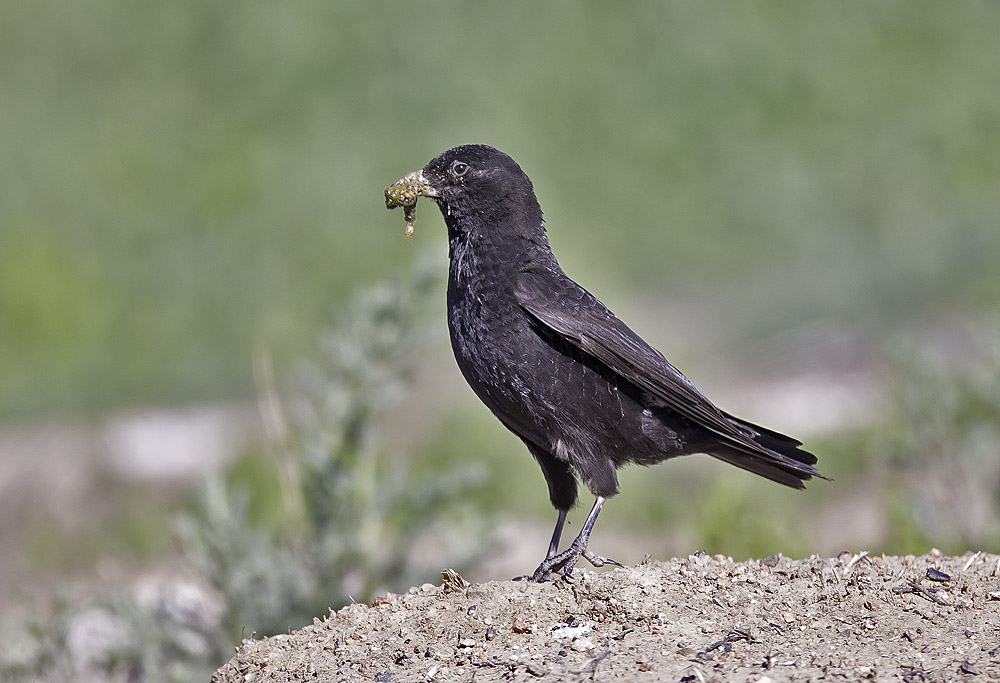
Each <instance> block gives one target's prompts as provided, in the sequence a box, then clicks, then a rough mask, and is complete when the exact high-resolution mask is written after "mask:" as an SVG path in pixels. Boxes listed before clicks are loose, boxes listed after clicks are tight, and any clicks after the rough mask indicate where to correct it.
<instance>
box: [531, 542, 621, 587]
mask: <svg viewBox="0 0 1000 683" xmlns="http://www.w3.org/2000/svg"><path fill="white" fill-rule="evenodd" d="M581 557H582V558H583V559H585V560H586V561H587V562H589V563H590V564H592V565H593V566H594V567H603V566H604V565H606V564H611V565H614V566H616V567H621V566H623V565H622V563H621V562H618V561H617V560H612V559H610V558H607V557H601V556H600V555H597V554H596V553H593V552H591V551H590V550H588V549H587V548H586V546H583V547H581V546H579V545H578V544H577V543H576V542H574V543H573V544H572V545H570V547H568V548H567V549H566V550H564V551H562V552H561V553H559V554H558V555H554V556H552V557H547V558H545V560H544V561H543V562H542V563H541V564H540V565H538V569H536V570H535V572H534V573H533V574H532V575H531V576H519V577H517V578H516V579H515V581H520V580H526V581H532V582H534V583H545V582H546V581H549V580H550V579H551V578H552V574H554V573H555V574H562V575H563V577H564V578H566V579H570V580H572V575H573V568H574V567H575V566H576V563H577V561H578V560H579V559H580V558H581Z"/></svg>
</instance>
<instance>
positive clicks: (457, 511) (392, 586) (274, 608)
mask: <svg viewBox="0 0 1000 683" xmlns="http://www.w3.org/2000/svg"><path fill="white" fill-rule="evenodd" d="M440 272H442V268H441V267H440V264H438V263H431V262H430V261H429V260H422V261H419V262H418V265H417V266H415V267H414V269H413V270H412V272H411V273H410V274H409V275H408V276H405V277H400V278H397V279H394V280H391V281H387V282H383V283H381V284H379V285H376V286H374V287H372V288H370V289H367V290H365V291H362V292H360V293H359V294H358V295H356V296H355V297H354V298H353V299H352V301H351V302H350V304H349V305H348V307H347V309H346V310H345V311H344V312H343V313H342V314H341V315H339V316H338V318H337V320H336V322H335V324H334V326H333V327H332V328H331V329H330V330H329V331H328V332H327V333H326V334H325V335H324V336H323V337H322V344H321V347H322V354H321V358H320V359H319V360H317V361H314V362H311V363H309V364H308V365H307V366H306V367H305V368H304V371H303V372H302V373H301V379H300V380H299V381H298V382H297V383H296V384H297V386H298V389H299V391H298V392H297V397H296V398H294V399H292V400H291V401H290V402H289V404H290V405H292V406H293V408H292V409H291V411H290V412H291V413H292V415H293V417H292V419H291V420H290V422H291V423H292V424H293V425H294V426H293V427H292V428H291V429H289V430H288V431H289V433H288V434H287V435H286V436H285V437H284V438H283V439H282V441H281V443H279V444H276V445H275V446H276V447H275V448H274V449H273V450H274V451H276V452H275V453H274V456H275V459H274V466H275V467H274V470H275V471H274V477H273V478H271V479H269V480H266V481H263V482H260V483H259V484H255V485H258V486H279V483H277V482H280V489H281V494H280V498H281V505H280V506H278V508H279V510H280V511H281V514H272V515H270V516H266V518H264V519H261V518H259V516H258V517H256V518H255V516H254V515H251V514H250V510H249V507H250V506H249V501H250V500H251V499H253V498H254V496H255V494H256V492H255V491H254V490H252V486H246V485H245V484H244V485H243V486H240V485H238V484H234V483H233V480H230V479H227V478H226V477H225V476H224V475H219V476H214V477H212V478H211V479H210V480H209V481H208V482H207V483H206V484H205V486H204V488H203V491H202V492H201V494H199V499H198V502H197V504H196V505H194V506H193V507H192V509H191V511H190V512H188V513H186V514H184V515H182V516H181V517H180V518H179V519H178V523H177V529H178V537H179V539H180V545H181V548H182V550H183V555H184V557H185V559H186V564H187V565H188V567H187V568H186V572H187V574H186V575H185V576H186V578H185V579H184V581H182V582H179V583H175V584H171V586H170V587H169V588H167V589H163V588H160V589H155V590H146V591H137V590H135V589H134V587H120V588H116V589H114V590H106V591H105V592H103V593H102V594H101V595H98V596H96V597H91V598H89V599H87V600H85V601H79V600H76V601H74V600H67V601H63V602H60V603H59V604H58V605H57V606H56V608H55V609H54V610H53V614H52V616H51V617H50V618H48V619H45V620H35V621H34V622H32V623H30V624H27V625H26V626H25V625H22V627H21V628H19V629H16V633H15V632H14V631H15V630H14V629H11V628H10V625H9V624H8V629H7V630H9V631H11V633H10V638H5V641H6V642H7V643H15V642H16V643H19V644H18V646H17V647H16V648H14V650H15V651H12V650H11V649H10V648H2V649H0V650H2V651H0V678H2V679H3V680H4V681H7V680H10V681H18V680H31V681H62V680H84V679H86V680H94V681H117V680H128V681H147V680H148V681H178V682H179V681H190V680H205V679H207V677H208V675H209V674H210V672H211V671H213V670H214V669H215V668H217V667H218V666H220V665H221V664H222V663H224V661H225V660H226V659H227V658H228V657H229V656H231V653H232V647H233V645H234V644H236V643H238V642H239V640H240V638H241V637H250V636H252V635H253V634H258V635H271V634H274V633H279V632H284V631H286V630H288V629H290V628H295V627H298V626H301V625H302V624H304V623H307V622H309V620H310V619H312V618H313V617H316V616H322V615H325V614H326V613H327V612H328V610H329V609H331V608H337V607H339V606H341V605H343V604H346V603H348V602H350V601H352V600H355V599H357V600H368V599H370V598H371V597H372V595H373V594H374V592H375V591H376V590H400V591H401V590H404V589H406V588H408V587H409V586H410V585H412V584H413V582H415V581H418V580H422V581H426V580H428V579H431V578H433V576H432V575H430V574H427V573H424V574H422V575H421V573H420V570H419V569H417V568H416V566H415V564H414V562H413V558H414V557H415V556H416V555H418V554H419V544H420V543H421V542H422V541H421V539H426V538H427V535H428V533H431V534H433V533H434V531H435V530H437V529H440V528H441V526H442V525H447V526H448V529H449V533H448V534H447V536H449V537H451V538H453V539H454V541H455V543H454V546H455V547H454V548H453V549H452V548H449V555H448V557H449V561H450V562H452V563H455V564H456V566H461V565H462V564H464V563H467V562H469V561H471V560H472V559H474V557H475V556H476V555H477V554H478V553H479V552H480V550H481V549H482V548H483V547H484V539H483V536H482V534H481V533H478V532H479V531H481V530H482V527H481V526H480V525H479V521H478V517H476V516H475V515H473V514H470V513H469V512H468V511H467V509H462V508H460V507H457V506H455V505H452V504H451V503H450V501H454V500H468V499H469V498H470V496H469V494H468V492H467V491H464V490H465V489H467V488H469V487H470V486H472V485H474V484H475V483H476V482H477V481H478V480H479V479H480V478H481V474H482V473H481V471H479V470H477V469H475V468H467V469H456V470H452V471H451V472H450V473H449V474H447V475H445V476H435V477H434V478H433V479H431V478H427V477H417V476H415V475H414V473H413V471H412V468H410V467H409V466H408V465H407V461H406V459H405V458H403V457H402V454H399V453H392V452H388V451H387V449H386V447H385V445H384V441H383V439H382V438H381V434H382V433H383V432H384V430H385V429H386V424H387V422H388V420H389V419H391V413H390V412H389V411H390V409H392V408H398V407H399V406H398V405H397V404H398V402H399V401H400V400H401V398H402V397H403V396H404V393H405V389H406V387H407V384H408V382H409V380H410V379H411V377H412V374H413V370H414V368H415V366H416V364H417V362H418V361H419V353H420V351H421V349H422V348H423V345H424V342H426V340H427V338H428V335H429V329H430V326H429V325H428V322H427V319H428V316H427V311H428V302H429V301H430V300H431V299H432V297H434V295H436V294H439V289H440V286H441V280H440V277H439V276H437V275H436V274H435V273H440ZM87 634H89V635H87ZM94 634H97V636H96V637H91V636H94ZM88 637H90V640H88ZM91 641H93V642H91Z"/></svg>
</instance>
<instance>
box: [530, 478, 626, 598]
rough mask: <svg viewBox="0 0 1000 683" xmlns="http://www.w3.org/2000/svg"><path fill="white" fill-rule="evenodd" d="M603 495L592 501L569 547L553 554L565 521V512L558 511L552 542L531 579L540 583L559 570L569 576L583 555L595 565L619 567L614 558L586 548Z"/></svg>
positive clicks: (602, 502) (602, 501) (602, 503)
mask: <svg viewBox="0 0 1000 683" xmlns="http://www.w3.org/2000/svg"><path fill="white" fill-rule="evenodd" d="M604 500H605V499H604V497H602V496H598V497H597V500H595V501H594V507H592V508H591V509H590V514H589V515H587V521H586V522H584V523H583V528H582V529H580V534H579V535H578V536H577V537H576V540H574V541H573V543H571V544H570V546H569V548H567V549H566V550H564V551H563V552H561V553H559V554H558V555H556V554H554V553H555V549H556V547H557V546H558V544H559V535H560V534H561V532H562V523H563V521H565V517H566V513H565V512H562V511H560V513H559V520H558V521H557V522H556V532H555V534H553V536H552V543H550V544H549V553H548V555H546V557H545V560H544V561H543V562H542V563H541V564H540V565H538V569H536V570H535V573H534V574H532V575H531V580H532V581H535V582H536V583H541V582H543V581H547V580H548V579H549V576H550V575H551V574H552V572H554V571H555V572H559V571H561V572H562V573H563V574H564V575H566V576H569V575H570V574H571V573H572V572H573V567H575V566H576V561H577V560H578V559H580V557H583V558H584V559H585V560H587V561H588V562H590V563H591V564H592V565H594V566H595V567H602V566H604V565H605V564H606V563H607V564H615V565H618V566H619V567H620V566H621V565H620V564H619V563H618V562H615V561H614V560H609V559H607V558H604V557H601V556H599V555H595V554H594V553H592V552H590V551H589V550H587V543H588V542H589V541H590V532H591V531H593V529H594V524H595V523H596V522H597V516H598V515H599V514H601V507H602V506H603V505H604Z"/></svg>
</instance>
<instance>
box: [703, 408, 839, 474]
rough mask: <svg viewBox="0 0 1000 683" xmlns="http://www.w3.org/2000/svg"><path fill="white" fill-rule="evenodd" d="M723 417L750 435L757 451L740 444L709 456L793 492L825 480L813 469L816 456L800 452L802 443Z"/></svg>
mask: <svg viewBox="0 0 1000 683" xmlns="http://www.w3.org/2000/svg"><path fill="white" fill-rule="evenodd" d="M723 414H724V415H725V416H726V419H728V420H730V421H731V422H732V423H733V424H735V425H736V426H737V427H739V428H740V431H744V432H746V433H747V434H748V435H750V436H751V438H752V439H753V441H754V443H755V444H757V445H758V446H759V448H749V447H746V446H744V445H742V444H739V445H736V444H732V445H721V446H718V447H716V448H715V449H713V450H712V451H710V452H709V455H711V456H713V457H715V458H718V459H719V460H723V461H725V462H728V463H729V464H731V465H736V466H737V467H740V468H742V469H745V470H747V471H749V472H753V473H754V474H759V475H760V476H762V477H766V478H767V479H770V480H771V481H776V482H778V483H779V484H784V485H785V486H791V487H792V488H796V489H804V488H805V485H804V484H803V482H804V481H807V480H809V479H812V478H813V477H818V478H820V479H827V477H824V476H823V475H822V474H820V472H819V470H817V469H816V468H815V467H813V465H815V464H816V456H815V455H813V454H812V453H810V452H809V451H807V450H804V449H802V448H801V446H802V442H801V441H798V440H797V439H793V438H792V437H790V436H785V435H784V434H779V433H778V432H775V431H772V430H770V429H767V428H766V427H761V426H760V425H755V424H753V423H750V422H746V421H745V420H741V419H739V418H738V417H733V416H732V415H729V414H728V413H723Z"/></svg>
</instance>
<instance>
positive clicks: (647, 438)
mask: <svg viewBox="0 0 1000 683" xmlns="http://www.w3.org/2000/svg"><path fill="white" fill-rule="evenodd" d="M385 196H386V206H387V207H388V208H394V207H396V206H403V207H404V209H405V211H406V219H407V237H409V235H410V234H411V233H412V223H413V217H414V212H415V207H416V201H417V198H418V197H420V196H424V197H431V198H433V199H434V201H435V202H437V204H438V207H439V208H440V209H441V213H442V214H443V215H444V220H445V223H446V225H447V226H448V249H449V257H450V267H449V271H448V327H449V330H450V332H451V346H452V349H453V351H454V352H455V359H456V360H457V361H458V366H459V368H461V370H462V374H463V375H465V379H466V380H467V381H468V383H469V385H470V386H471V387H472V390H473V391H475V392H476V395H477V396H479V398H480V399H481V400H482V401H483V403H485V404H486V406H487V407H488V408H489V409H490V410H492V411H493V414H494V415H496V416H497V418H499V419H500V421H501V422H502V423H503V424H504V425H505V426H506V427H507V429H509V430H510V431H512V432H513V433H514V434H516V435H517V436H518V437H520V439H521V440H522V441H523V442H524V444H525V445H526V446H527V447H528V450H529V451H530V452H531V454H532V455H533V456H534V457H535V460H537V461H538V464H539V465H540V466H541V468H542V473H543V474H544V475H545V481H546V482H547V483H548V487H549V499H550V500H551V501H552V505H553V506H554V507H555V509H556V510H557V511H558V513H559V516H558V518H557V520H556V527H555V531H554V532H553V534H552V541H551V543H550V544H549V549H548V553H547V554H546V556H545V560H544V561H543V562H542V563H541V564H540V565H539V566H538V568H537V569H536V570H535V571H534V573H533V574H532V576H531V577H530V579H531V580H533V581H545V580H548V579H549V578H550V576H551V574H552V573H553V572H562V573H563V574H565V575H569V574H570V573H571V572H572V570H573V567H574V566H575V564H576V562H577V560H578V559H579V558H580V557H581V556H582V557H584V558H586V559H587V560H589V561H590V562H591V563H592V564H594V565H595V566H600V565H602V564H603V563H604V562H605V561H610V560H605V559H604V558H601V557H599V556H597V555H594V554H593V553H591V552H590V551H589V550H588V549H587V542H588V540H589V539H590V533H591V531H592V529H593V527H594V523H595V522H596V521H597V515H598V514H599V513H600V511H601V506H602V505H603V504H604V501H605V500H606V499H607V498H610V497H611V496H614V495H615V494H617V493H618V477H617V473H616V471H617V469H618V468H619V467H621V466H623V465H625V464H627V463H637V464H639V465H653V464H656V463H658V462H661V461H663V460H666V459H668V458H673V457H675V456H678V455H685V454H688V453H707V454H709V455H711V456H713V457H716V458H718V459H720V460H724V461H726V462H728V463H731V464H733V465H736V466H737V467H742V468H743V469H745V470H749V471H750V472H753V473H754V474H759V475H760V476H762V477H767V478H768V479H770V480H772V481H776V482H778V483H779V484H784V485H786V486H791V487H793V488H805V487H804V486H803V484H802V482H803V481H805V480H807V479H810V478H812V477H822V476H823V475H821V474H820V473H819V471H818V470H816V469H815V468H814V467H813V464H814V463H815V462H816V456H814V455H813V454H812V453H809V452H807V451H805V450H802V449H801V448H799V446H800V445H801V442H799V441H797V440H795V439H793V438H791V437H788V436H785V435H783V434H779V433H777V432H773V431H771V430H769V429H766V428H764V427H760V426H757V425H755V424H752V423H749V422H746V421H744V420H741V419H739V418H737V417H734V416H732V415H729V414H728V413H725V412H723V411H721V410H719V409H718V408H717V407H715V405H714V404H713V403H712V402H711V401H709V400H708V399H707V398H706V397H705V396H704V395H703V394H702V393H701V392H700V391H698V389H696V388H695V386H694V385H693V384H692V383H691V382H690V381H688V379H687V378H686V377H685V376H684V375H682V374H681V373H680V372H679V371H678V370H677V369H676V368H675V367H674V366H673V365H671V364H670V363H669V362H667V359H666V358H664V357H663V355H662V354H661V353H660V352H659V351H657V350H656V349H654V348H653V347H651V346H650V345H649V344H647V343H646V342H645V341H643V340H642V339H641V338H640V337H639V335H637V334H636V333H635V332H633V331H632V330H631V329H629V327H628V326H626V325H625V323H623V322H622V321H621V320H619V319H618V318H617V317H616V316H615V314H614V313H612V312H611V311H610V310H608V308H607V307H605V306H604V304H602V303H601V302H600V301H598V300H597V299H596V298H595V297H594V296H593V295H591V294H590V292H588V291H587V290H585V289H584V288H583V287H581V286H580V285H578V284H577V283H576V282H574V281H573V280H571V279H570V278H569V277H568V276H567V275H566V274H565V273H564V272H563V270H562V268H560V267H559V263H558V262H557V261H556V257H555V256H554V255H553V253H552V250H551V248H550V247H549V241H548V238H547V237H546V234H545V225H544V223H543V220H542V210H541V207H540V206H539V205H538V200H537V199H535V193H534V189H533V187H532V185H531V181H530V180H529V179H528V176H527V175H525V173H524V172H523V171H522V170H521V167H520V166H518V165H517V163H516V162H515V161H514V160H513V159H511V158H510V157H509V156H507V155H506V154H504V153H503V152H501V151H499V150H497V149H494V148H492V147H488V146H486V145H464V146H461V147H455V148H453V149H449V150H448V151H446V152H444V153H443V154H441V155H440V156H438V157H436V158H435V159H433V160H432V161H431V162H430V163H428V164H427V166H425V167H424V168H423V170H421V171H415V172H413V173H410V174H409V175H407V176H405V177H404V178H402V179H400V180H399V181H397V182H396V183H394V184H393V185H391V186H389V187H387V188H386V191H385ZM577 477H579V479H580V480H581V481H582V482H583V483H584V485H585V486H586V487H587V488H588V489H589V490H590V492H591V493H592V494H594V496H595V497H596V501H595V502H594V507H593V508H592V509H591V511H590V514H589V516H588V517H587V521H586V522H585V523H584V525H583V528H582V529H581V530H580V534H579V535H578V536H577V537H576V540H574V541H573V543H572V545H570V546H569V548H568V549H566V550H564V551H563V552H561V553H560V552H558V550H559V539H560V536H561V535H562V530H563V524H564V523H565V521H566V513H567V511H569V509H570V508H572V507H573V506H574V504H575V503H576V501H577V484H576V478H577ZM824 478H825V477H824Z"/></svg>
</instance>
